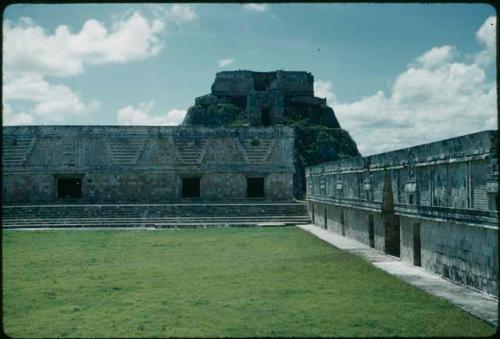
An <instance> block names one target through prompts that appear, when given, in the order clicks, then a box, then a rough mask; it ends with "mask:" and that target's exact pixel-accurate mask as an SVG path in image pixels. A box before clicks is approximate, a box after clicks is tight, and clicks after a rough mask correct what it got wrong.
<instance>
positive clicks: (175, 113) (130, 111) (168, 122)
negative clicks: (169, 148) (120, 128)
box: [117, 101, 186, 126]
mask: <svg viewBox="0 0 500 339" xmlns="http://www.w3.org/2000/svg"><path fill="white" fill-rule="evenodd" d="M153 107H154V101H150V102H149V103H144V102H141V103H140V104H139V105H138V106H137V107H134V106H132V105H129V106H126V107H123V108H121V109H120V110H118V112H117V120H118V123H119V124H120V125H152V126H157V125H160V126H174V125H179V124H181V123H182V120H183V119H184V116H185V115H186V111H185V110H180V109H172V110H170V111H169V112H167V113H166V114H165V115H160V116H155V115H152V114H150V112H151V110H152V109H153Z"/></svg>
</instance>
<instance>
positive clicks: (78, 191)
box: [57, 178, 82, 199]
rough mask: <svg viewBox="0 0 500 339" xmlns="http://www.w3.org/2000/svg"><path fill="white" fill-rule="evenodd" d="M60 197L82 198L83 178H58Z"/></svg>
mask: <svg viewBox="0 0 500 339" xmlns="http://www.w3.org/2000/svg"><path fill="white" fill-rule="evenodd" d="M57 198H58V199H81V198H82V178H57Z"/></svg>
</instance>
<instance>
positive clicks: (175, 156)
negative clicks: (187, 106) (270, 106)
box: [2, 126, 295, 205]
mask: <svg viewBox="0 0 500 339" xmlns="http://www.w3.org/2000/svg"><path fill="white" fill-rule="evenodd" d="M2 149H3V155H4V157H3V159H2V160H3V163H2V165H3V167H2V169H3V177H2V179H3V202H4V204H7V205H9V204H29V203H61V202H64V201H61V199H58V196H57V185H58V180H59V178H79V179H80V180H81V192H82V198H81V199H77V200H78V201H66V202H68V203H71V202H90V203H94V202H95V203H121V202H134V203H142V202H156V203H161V202H168V201H175V200H178V199H180V198H181V192H182V179H183V178H186V177H194V178H199V180H200V197H199V199H201V200H234V199H236V200H245V199H247V187H246V185H247V180H246V178H247V177H249V176H252V177H261V178H263V179H264V183H265V197H264V198H261V200H282V201H283V200H290V199H292V194H293V192H292V188H293V180H292V179H291V178H292V177H293V174H294V168H295V166H294V163H293V161H294V160H293V159H294V158H293V154H294V131H293V129H292V128H286V127H267V128H213V129H211V128H202V127H184V126H183V127H147V126H24V127H21V126H15V127H4V128H3V144H2Z"/></svg>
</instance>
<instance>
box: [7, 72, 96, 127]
mask: <svg viewBox="0 0 500 339" xmlns="http://www.w3.org/2000/svg"><path fill="white" fill-rule="evenodd" d="M3 99H4V103H19V102H22V103H25V104H28V106H29V114H30V116H33V115H35V116H38V117H40V118H41V120H42V122H44V123H48V122H61V121H63V120H64V119H65V118H67V117H68V116H71V115H79V114H83V113H88V112H92V111H94V110H96V109H97V108H98V107H99V105H100V103H99V102H98V101H96V100H93V101H91V102H89V103H84V102H83V101H82V100H81V99H80V98H79V97H78V95H77V94H76V93H74V92H73V90H72V89H71V88H69V87H68V86H65V85H52V84H49V83H48V82H47V81H46V80H44V78H43V77H42V76H41V75H40V74H38V73H25V74H22V75H20V76H18V77H14V78H12V79H9V80H7V81H5V77H4V85H3ZM7 105H8V107H12V106H11V105H10V104H7ZM24 114H27V113H24Z"/></svg>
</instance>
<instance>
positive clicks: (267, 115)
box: [261, 107, 271, 126]
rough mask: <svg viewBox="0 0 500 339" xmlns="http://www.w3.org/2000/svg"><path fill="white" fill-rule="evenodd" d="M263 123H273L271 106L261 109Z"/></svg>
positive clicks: (263, 124) (264, 124)
mask: <svg viewBox="0 0 500 339" xmlns="http://www.w3.org/2000/svg"><path fill="white" fill-rule="evenodd" d="M261 124H262V126H270V125H271V112H270V111H269V108H265V107H264V108H262V110H261Z"/></svg>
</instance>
